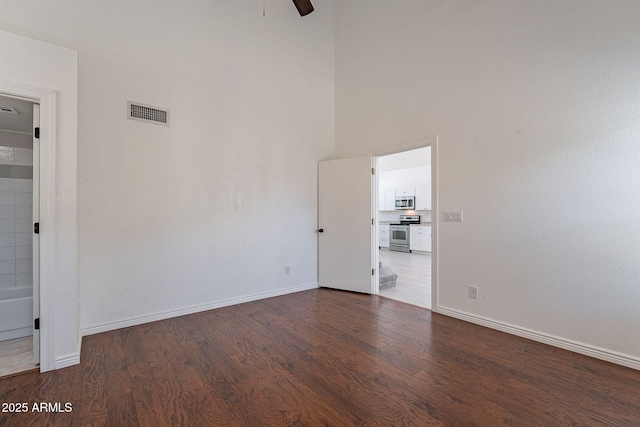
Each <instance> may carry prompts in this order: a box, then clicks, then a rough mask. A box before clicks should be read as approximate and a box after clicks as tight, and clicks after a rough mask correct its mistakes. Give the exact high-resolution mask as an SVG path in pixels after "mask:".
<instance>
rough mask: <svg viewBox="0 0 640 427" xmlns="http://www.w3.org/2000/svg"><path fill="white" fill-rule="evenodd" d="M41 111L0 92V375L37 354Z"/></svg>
mask: <svg viewBox="0 0 640 427" xmlns="http://www.w3.org/2000/svg"><path fill="white" fill-rule="evenodd" d="M39 114H40V113H39V105H38V103H36V102H34V101H32V100H28V99H21V98H16V97H10V96H3V95H0V377H2V376H5V375H11V374H15V373H18V372H23V371H27V370H31V369H37V368H38V363H39V358H40V353H39V335H38V331H37V330H35V329H34V320H33V319H34V318H36V317H37V314H38V313H37V312H38V307H39V299H38V295H39V292H38V290H39V287H38V284H39V274H38V273H39V270H38V267H39V246H38V245H39V241H38V237H37V235H34V222H37V221H38V220H37V219H36V218H38V216H39V211H38V209H39V167H38V166H39V156H38V151H39V146H38V141H37V138H36V137H35V136H34V127H37V126H38V123H39V119H40V115H39ZM34 153H35V155H34Z"/></svg>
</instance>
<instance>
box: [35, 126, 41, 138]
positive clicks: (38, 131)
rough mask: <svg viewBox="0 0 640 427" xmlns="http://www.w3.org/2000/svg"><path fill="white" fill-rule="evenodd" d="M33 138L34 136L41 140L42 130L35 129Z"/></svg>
mask: <svg viewBox="0 0 640 427" xmlns="http://www.w3.org/2000/svg"><path fill="white" fill-rule="evenodd" d="M33 136H34V137H35V138H36V139H40V128H35V129H34V130H33Z"/></svg>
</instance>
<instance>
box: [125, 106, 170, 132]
mask: <svg viewBox="0 0 640 427" xmlns="http://www.w3.org/2000/svg"><path fill="white" fill-rule="evenodd" d="M127 111H128V113H127V117H128V118H129V119H131V120H140V121H141V122H147V123H155V124H157V125H165V126H169V109H168V108H158V107H153V106H151V105H144V104H140V103H139V102H131V101H129V102H127Z"/></svg>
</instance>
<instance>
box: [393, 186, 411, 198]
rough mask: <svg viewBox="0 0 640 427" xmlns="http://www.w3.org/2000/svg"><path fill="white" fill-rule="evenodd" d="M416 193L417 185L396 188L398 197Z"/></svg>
mask: <svg viewBox="0 0 640 427" xmlns="http://www.w3.org/2000/svg"><path fill="white" fill-rule="evenodd" d="M415 195H416V187H399V188H396V197H413V196H415Z"/></svg>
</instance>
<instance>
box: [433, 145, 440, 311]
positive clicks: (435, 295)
mask: <svg viewBox="0 0 640 427" xmlns="http://www.w3.org/2000/svg"><path fill="white" fill-rule="evenodd" d="M434 138H435V140H434V141H433V142H432V143H431V310H435V309H436V307H438V284H439V280H438V272H439V269H438V265H440V264H439V249H440V248H439V243H440V235H439V234H438V232H439V230H440V227H439V226H438V224H439V223H440V215H439V214H438V135H436V136H435V137H434Z"/></svg>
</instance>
